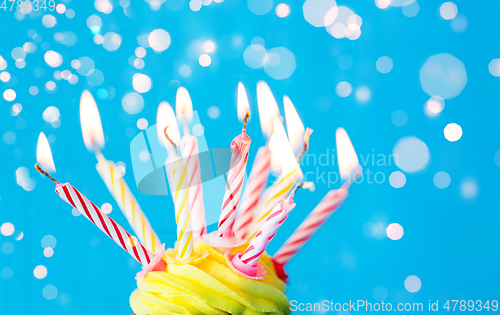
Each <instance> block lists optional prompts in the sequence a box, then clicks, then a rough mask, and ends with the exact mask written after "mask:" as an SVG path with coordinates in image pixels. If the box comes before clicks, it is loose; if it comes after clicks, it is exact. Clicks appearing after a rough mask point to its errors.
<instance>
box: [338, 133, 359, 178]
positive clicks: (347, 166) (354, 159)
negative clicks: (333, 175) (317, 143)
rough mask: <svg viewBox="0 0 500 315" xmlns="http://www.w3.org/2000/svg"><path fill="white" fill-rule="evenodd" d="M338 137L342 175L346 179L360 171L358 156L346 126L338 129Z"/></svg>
mask: <svg viewBox="0 0 500 315" xmlns="http://www.w3.org/2000/svg"><path fill="white" fill-rule="evenodd" d="M336 137H337V159H338V162H339V171H340V177H341V178H342V180H346V179H348V178H350V177H351V176H352V175H353V174H354V173H355V172H357V171H358V169H359V161H358V156H357V155H356V151H354V147H353V146H352V143H351V140H349V136H348V135H347V132H346V131H345V130H344V128H338V129H337V133H336Z"/></svg>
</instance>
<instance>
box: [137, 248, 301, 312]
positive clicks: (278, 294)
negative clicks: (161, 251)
mask: <svg viewBox="0 0 500 315" xmlns="http://www.w3.org/2000/svg"><path fill="white" fill-rule="evenodd" d="M194 246H195V251H196V252H198V253H205V254H204V255H202V256H204V257H201V258H200V259H198V260H196V261H193V262H188V263H176V262H174V261H167V262H166V266H165V267H164V270H157V271H148V272H145V273H144V272H143V273H140V274H139V275H138V277H137V278H136V279H137V289H135V290H134V292H132V294H131V296H130V305H131V307H132V310H133V311H134V312H135V314H136V315H164V314H200V315H201V314H205V315H209V314H214V315H215V314H217V315H218V314H280V315H281V314H290V312H291V311H290V302H289V301H288V299H287V297H286V296H285V291H286V283H285V282H284V281H283V280H282V279H280V277H279V275H278V273H277V270H276V268H275V266H274V264H273V262H272V260H271V258H270V257H269V256H268V255H267V254H263V255H262V257H261V258H260V260H259V264H261V265H262V266H263V267H264V268H265V270H266V272H267V274H266V275H265V276H263V279H262V280H256V279H250V278H247V277H244V276H242V275H240V274H238V273H237V272H235V271H234V270H233V269H232V268H230V266H228V263H227V260H226V258H225V257H224V255H222V254H221V253H220V252H219V251H218V250H216V249H215V248H213V247H210V246H208V245H206V244H204V243H202V242H201V241H197V242H196V243H195V245H194ZM244 247H245V245H243V246H241V247H239V248H234V249H232V250H231V252H232V253H233V254H235V253H236V252H238V251H241V250H242V249H243V250H244ZM167 252H168V251H167Z"/></svg>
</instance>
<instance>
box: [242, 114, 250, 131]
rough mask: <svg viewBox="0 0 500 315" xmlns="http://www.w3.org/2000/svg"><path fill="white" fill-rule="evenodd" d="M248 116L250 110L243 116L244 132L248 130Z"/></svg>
mask: <svg viewBox="0 0 500 315" xmlns="http://www.w3.org/2000/svg"><path fill="white" fill-rule="evenodd" d="M248 117H250V111H248V112H247V113H246V114H245V118H243V131H242V133H244V134H245V133H246V132H247V123H248Z"/></svg>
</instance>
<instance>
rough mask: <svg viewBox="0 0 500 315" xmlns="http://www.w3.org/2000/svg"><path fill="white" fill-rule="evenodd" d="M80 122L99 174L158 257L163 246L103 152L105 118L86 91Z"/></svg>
mask: <svg viewBox="0 0 500 315" xmlns="http://www.w3.org/2000/svg"><path fill="white" fill-rule="evenodd" d="M80 122H81V126H82V134H83V140H84V142H85V146H86V147H87V149H88V150H89V151H94V153H95V154H96V158H97V161H98V163H97V171H98V172H99V175H100V176H101V178H102V180H103V181H104V183H105V184H106V186H107V187H108V189H109V191H110V192H111V195H112V196H113V198H114V199H115V201H116V203H117V204H118V207H120V209H121V211H122V212H123V214H124V215H125V217H126V218H127V220H128V222H129V224H130V226H131V227H132V229H133V230H134V232H135V234H136V235H137V238H138V239H139V240H140V241H141V243H143V244H144V246H145V247H146V248H147V249H148V250H149V251H151V252H153V253H156V250H157V249H158V248H159V246H160V240H159V239H158V236H157V235H156V233H155V232H154V231H153V229H152V228H151V225H150V224H149V221H148V220H147V218H146V216H145V215H144V213H143V212H142V210H141V207H140V206H139V203H138V202H137V200H136V199H135V197H134V195H132V192H131V191H130V189H129V187H128V186H127V184H126V183H125V181H124V180H123V178H122V176H121V174H120V171H119V170H118V168H117V167H116V165H115V163H113V162H111V161H107V160H106V159H105V158H104V156H103V155H102V154H101V152H100V148H103V147H104V134H103V131H102V125H101V118H100V116H99V111H98V109H97V104H96V103H95V100H94V98H93V97H92V94H90V92H89V91H87V90H85V91H83V93H82V96H81V99H80Z"/></svg>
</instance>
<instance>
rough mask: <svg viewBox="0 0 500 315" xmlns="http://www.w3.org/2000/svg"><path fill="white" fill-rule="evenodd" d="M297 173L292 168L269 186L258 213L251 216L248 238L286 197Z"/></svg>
mask: <svg viewBox="0 0 500 315" xmlns="http://www.w3.org/2000/svg"><path fill="white" fill-rule="evenodd" d="M298 175H299V174H298V171H297V170H293V171H291V172H290V173H288V174H287V175H285V176H283V177H281V178H280V179H278V180H277V181H276V182H275V184H274V185H273V186H271V188H270V191H269V195H268V197H267V198H266V199H264V201H263V202H262V203H260V204H259V206H258V208H259V209H260V210H259V213H258V215H256V216H254V218H253V221H252V224H251V226H250V230H249V233H248V234H247V238H248V239H251V238H252V237H255V235H256V233H257V232H258V231H259V229H260V228H261V226H262V224H263V223H264V222H265V220H266V218H267V217H268V216H269V214H270V213H271V211H272V210H273V209H274V207H276V205H277V204H278V202H279V200H280V199H281V198H284V197H286V195H287V194H288V192H289V191H290V190H291V189H292V187H293V184H294V183H295V181H296V179H297V177H298Z"/></svg>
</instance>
